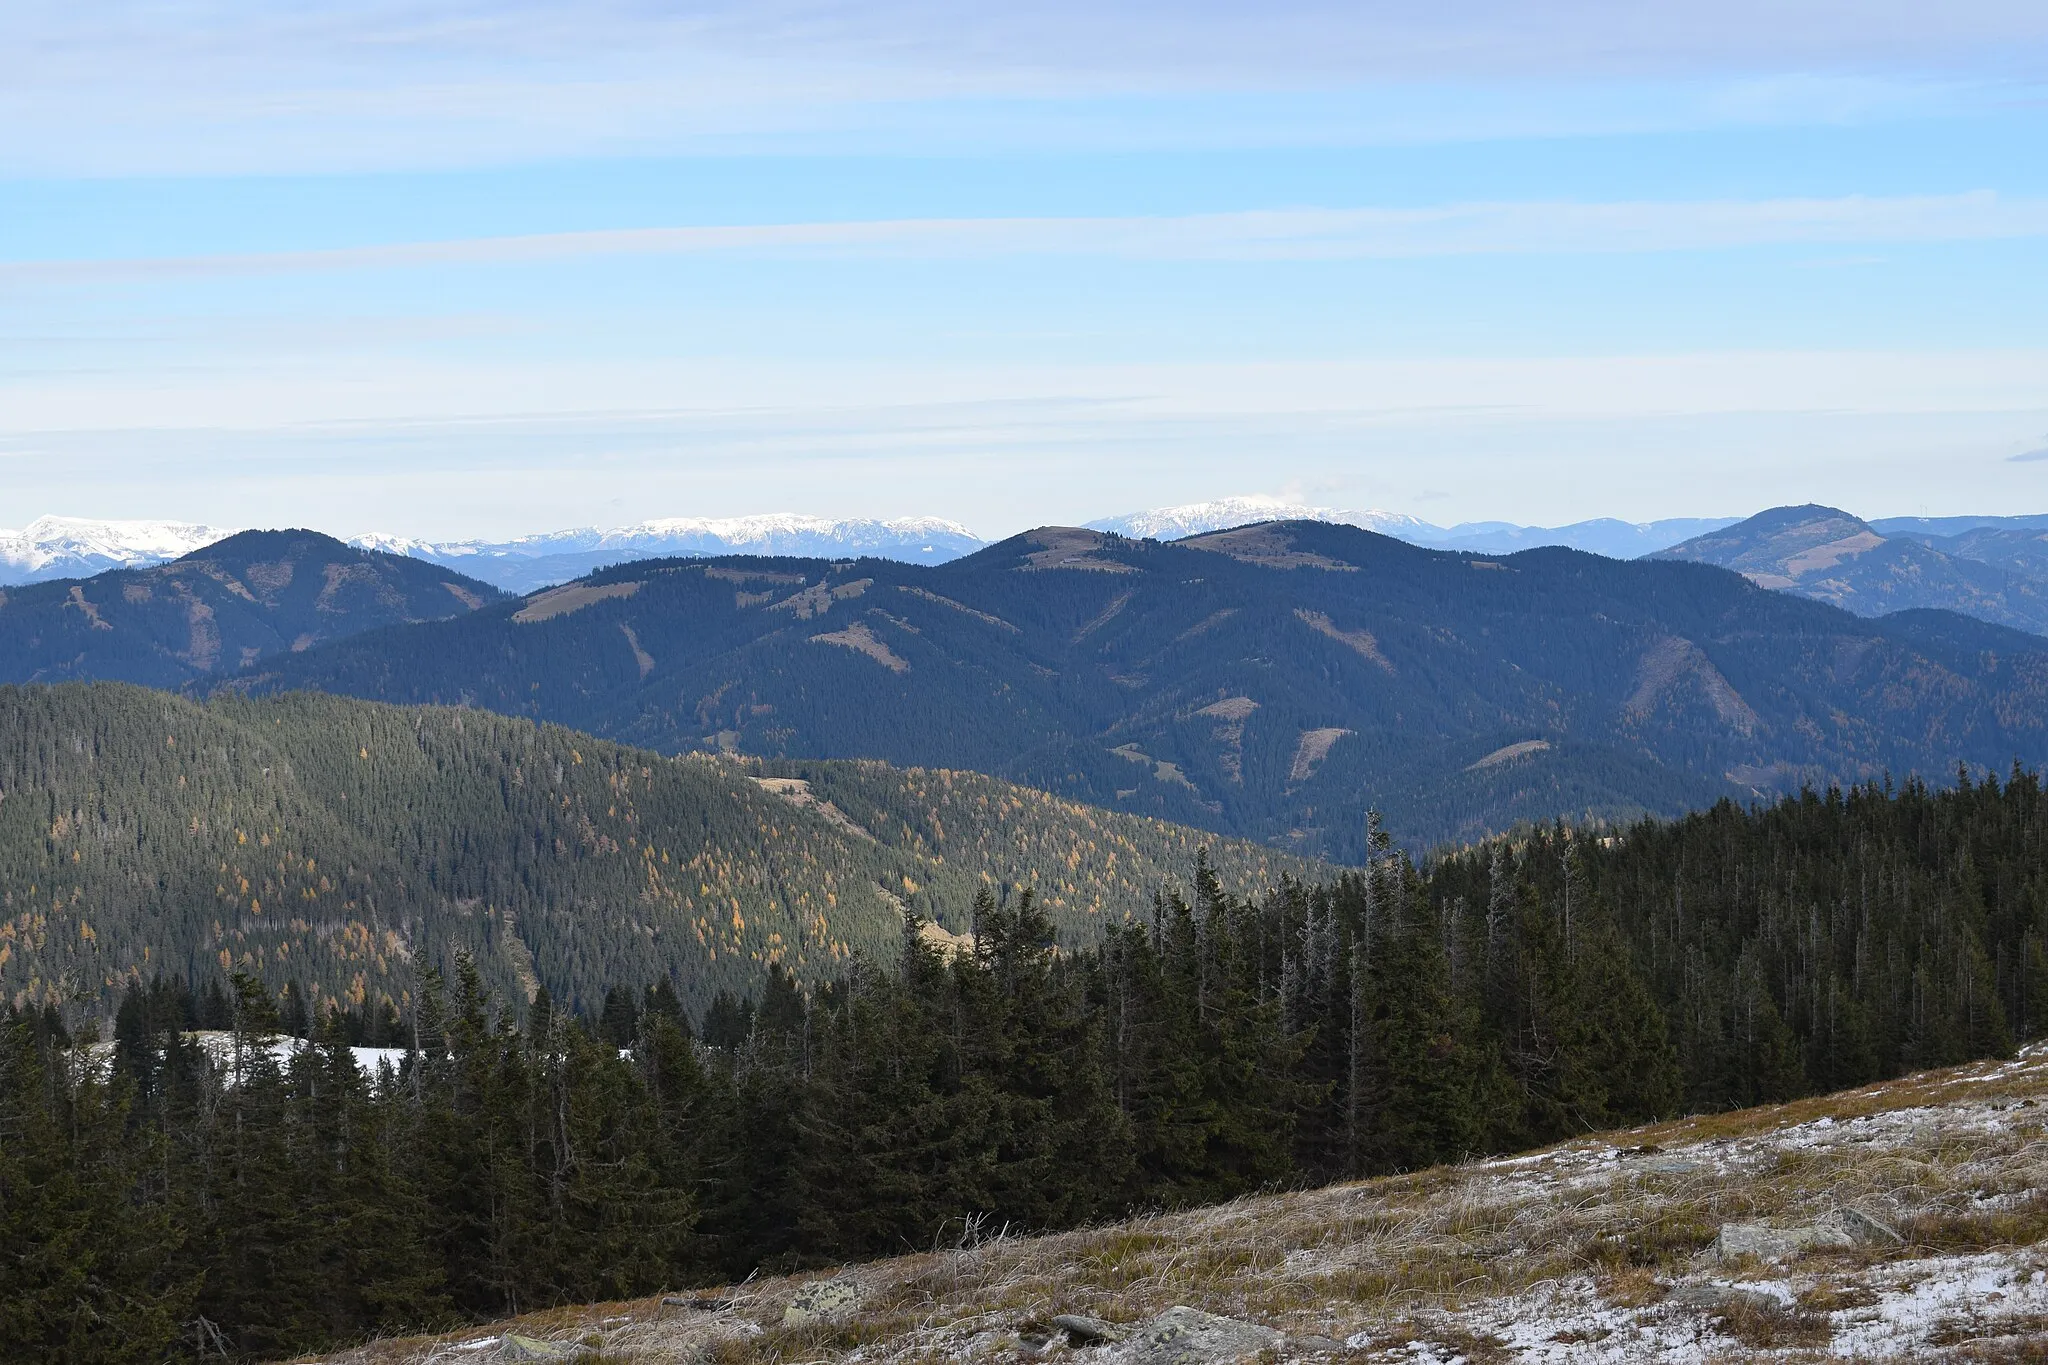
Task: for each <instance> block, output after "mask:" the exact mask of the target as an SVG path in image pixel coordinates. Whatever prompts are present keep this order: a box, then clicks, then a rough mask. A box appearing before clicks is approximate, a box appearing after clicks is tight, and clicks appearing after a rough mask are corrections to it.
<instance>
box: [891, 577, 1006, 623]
mask: <svg viewBox="0 0 2048 1365" xmlns="http://www.w3.org/2000/svg"><path fill="white" fill-rule="evenodd" d="M896 591H898V592H907V593H909V594H910V595H911V596H912V597H920V598H923V599H924V600H925V601H927V602H936V603H938V604H939V605H940V606H942V607H951V608H952V609H953V610H954V611H957V612H959V613H961V614H962V615H964V616H972V617H973V618H974V619H975V620H977V621H983V622H986V623H987V624H989V625H991V626H994V627H995V628H996V629H998V630H1007V631H1009V632H1010V634H1012V635H1022V634H1023V633H1024V632H1023V631H1021V630H1019V629H1017V627H1015V626H1013V625H1011V624H1010V623H1009V622H1008V621H1005V620H1004V619H1003V618H1002V617H1000V616H994V615H991V614H990V613H988V612H985V611H977V610H975V609H974V608H973V607H970V606H968V605H967V604H966V603H965V602H955V601H954V600H953V599H952V598H950V597H941V596H939V595H938V594H937V593H935V592H927V591H926V590H925V589H923V588H911V587H904V586H901V585H899V586H898V587H897V589H896Z"/></svg>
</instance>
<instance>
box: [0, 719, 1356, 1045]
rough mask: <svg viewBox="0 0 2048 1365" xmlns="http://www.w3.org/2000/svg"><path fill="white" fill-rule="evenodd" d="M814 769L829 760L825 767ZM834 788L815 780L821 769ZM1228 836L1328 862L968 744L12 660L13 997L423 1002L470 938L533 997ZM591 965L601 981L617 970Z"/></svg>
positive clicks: (690, 975)
mask: <svg viewBox="0 0 2048 1365" xmlns="http://www.w3.org/2000/svg"><path fill="white" fill-rule="evenodd" d="M807 782H808V783H812V784H815V787H814V788H812V789H811V790H806V784H807ZM813 792H815V793H816V794H813ZM1204 845H1206V846H1208V847H1209V849H1210V857H1211V859H1212V862H1213V863H1214V865H1215V867H1216V868H1217V870H1218V873H1219V875H1220V876H1222V877H1223V878H1224V881H1225V883H1226V884H1227V885H1229V886H1231V887H1232V888H1233V889H1235V890H1238V891H1241V892H1247V893H1248V892H1251V891H1255V890H1261V889H1264V888H1266V887H1270V886H1271V885H1273V884H1274V883H1275V882H1276V881H1277V880H1278V879H1279V878H1280V877H1281V876H1282V875H1283V874H1292V875H1295V876H1308V875H1313V874H1315V873H1316V872H1317V871H1318V870H1319V869H1318V868H1317V866H1316V865H1314V864H1311V863H1308V862H1305V861H1303V860H1300V859H1296V858H1293V857H1290V856H1288V855H1285V854H1282V853H1277V852H1274V851H1272V850H1267V849H1262V848H1258V847H1255V846H1251V845H1246V844H1241V843H1237V842H1234V841H1231V840H1224V839H1217V838H1214V837H1213V836H1209V835H1204V834H1200V833H1198V832H1197V831H1194V830H1190V829H1184V828H1179V827H1174V826H1170V825H1165V824H1161V823H1159V822H1156V821H1152V820H1147V819H1142V818H1136V817H1131V816H1126V815H1120V814H1117V813H1114V812H1107V811H1097V810H1091V809H1088V808H1085V807H1082V806H1078V805H1076V804H1074V803H1072V802H1070V801H1066V800H1062V799H1059V798H1056V797H1052V796H1048V795H1046V794H1045V793H1042V792H1036V791H1031V790H1027V789H1024V788H1020V787H1016V786H1013V785H1011V784H1009V783H1006V782H1000V781H997V780H995V779H991V778H986V777H982V776H979V775H976V774H972V773H954V772H943V771H914V772H902V771H897V770H890V769H885V768H883V767H882V766H881V765H879V764H865V765H845V764H829V763H824V764H802V765H794V766H792V767H789V768H786V769H783V770H780V771H779V772H778V773H777V774H775V775H770V774H767V773H764V772H763V770H762V769H760V768H759V767H757V766H753V765H750V764H748V763H744V762H740V761H735V760H731V759H724V758H714V757H711V756H708V755H696V756H691V757H686V758H681V759H676V758H663V757H660V756H658V755H654V754H651V753H647V752H644V751H639V750H633V749H628V748H625V747H623V746H620V745H617V744H613V743H607V742H605V741H602V740H595V739H592V738H591V737H589V736H587V735H579V734H574V733H571V732H569V731H566V730H563V729H560V728H558V727H555V726H547V725H535V724H533V723H531V722H528V721H522V720H517V719H509V718H506V717H503V716H498V715H493V714H491V713H488V712H479V711H464V710H449V709H413V710H406V709H399V708H394V707H389V706H380V705H374V704H370V703H365V702H360V701H353V700H349V699H345V698H339V697H325V696H317V695H309V694H296V695H292V696H287V697H283V698H279V699H276V700H264V701H247V700H242V699H238V698H225V699H221V700H217V701H214V702H211V703H207V704H200V703H196V702H193V701H190V700H187V699H184V698H180V697H176V696H172V695H168V694H164V693H158V692H149V691H144V690H141V689H138V688H132V687H125V686H119V685H111V684H106V685H96V686H91V687H87V686H80V685H67V686H61V687H53V688H43V687H33V688H26V689H24V688H16V687H0V999H5V998H11V999H13V1000H15V1001H16V1002H17V1003H23V1004H31V1003H36V1002H40V1001H47V1000H52V999H66V998H69V997H70V996H72V995H73V994H74V993H76V992H81V991H82V992H84V993H85V994H86V995H87V996H99V995H102V994H103V993H107V992H113V991H118V990H119V989H121V988H122V987H123V985H124V983H126V982H127V981H129V980H132V979H136V978H148V977H153V976H155V975H157V974H159V973H161V974H164V975H169V976H181V977H184V978H186V979H188V980H200V979H206V978H210V977H215V976H219V975H221V974H224V973H225V972H227V971H230V970H246V971H248V972H251V973H253V974H255V975H257V976H259V977H261V978H263V979H264V980H266V981H268V982H269V983H270V984H271V985H272V986H273V987H281V986H283V985H284V984H285V983H287V982H289V981H293V980H296V981H298V982H299V983H300V984H301V986H302V988H303V989H304V990H305V991H306V992H307V993H308V995H310V996H311V997H312V998H314V999H316V1000H323V1001H333V1000H340V1001H344V1002H347V1003H349V1004H350V1005H352V1006H370V1007H376V1006H378V1005H379V1004H380V1002H383V1001H386V1000H388V1001H389V1002H390V1003H391V1004H392V1005H393V1006H395V1007H399V1008H403V1007H404V1006H406V1005H407V1004H408V1003H409V1001H410V999H411V996H410V994H409V992H410V991H411V990H412V989H413V987H414V984H415V982H416V980H417V978H418V975H419V973H420V972H421V971H423V970H425V969H426V968H428V967H432V966H435V965H444V964H445V963H446V962H447V961H448V960H449V958H450V955H451V954H452V953H453V952H455V951H456V950H458V949H459V950H463V951H467V952H468V953H470V954H471V955H472V956H473V957H474V959H475V960H476V961H477V963H478V964H479V970H480V971H482V973H483V974H484V979H485V981H486V982H487V983H488V984H490V985H491V986H492V987H493V988H495V989H497V990H498V991H500V992H501V993H503V994H507V995H510V996H513V997H514V998H520V999H523V998H524V997H525V995H526V994H527V993H528V992H530V991H531V990H533V989H534V988H536V987H538V986H543V985H544V986H546V987H547V988H548V989H549V990H550V991H552V992H553V994H554V996H555V998H556V999H558V1000H561V1001H563V1002H564V1003H565V1004H569V1005H572V1006H576V1005H581V1006H589V1007H592V1008H594V1006H595V1003H596V1001H601V1000H602V998H603V994H604V991H605V990H606V988H607V987H609V986H611V985H613V984H615V983H617V982H619V981H621V980H626V981H632V982H636V983H638V982H644V981H651V980H653V979H656V978H660V979H664V980H668V981H670V982H671V983H672V984H673V986H674V988H675V989H676V990H677V991H678V992H679V993H680V994H681V997H682V998H683V999H684V1000H685V1001H686V1002H687V1003H689V1004H690V1005H691V1007H692V1008H697V1007H699V1006H701V1005H702V1004H703V1003H704V1001H705V1000H707V999H708V998H709V997H710V995H711V994H712V993H713V992H714V991H715V990H716V989H718V988H719V987H720V986H728V987H740V986H745V987H746V988H749V989H751V988H752V987H753V986H754V984H755V983H756V981H757V979H758V977H759V974H760V971H761V968H762V965H763V964H764V963H766V962H769V961H778V962H781V963H783V964H784V965H785V966H787V967H788V968H789V969H790V970H792V971H794V972H796V973H797V974H798V975H799V976H801V977H804V978H812V977H816V976H818V975H819V974H820V973H823V972H826V971H830V970H836V969H837V968H839V967H842V966H843V965H844V964H845V963H846V961H847V960H848V958H849V957H850V956H852V955H853V954H854V953H856V952H862V951H865V952H868V953H871V954H872V953H876V952H882V953H887V954H893V952H894V951H895V945H896V942H897V938H898V936H899V934H900V931H901V926H902V922H903V919H902V910H903V908H904V907H906V906H907V907H909V908H910V909H912V910H915V911H917V912H919V913H922V914H923V915H924V916H925V917H926V918H928V919H930V920H934V921H938V922H941V923H943V924H944V925H946V926H947V927H949V928H951V929H954V930H960V929H965V928H967V927H969V926H968V925H967V923H966V921H965V919H964V916H965V915H966V913H967V910H968V907H969V905H970V904H971V902H972V900H973V896H974V893H975V892H976V891H977V890H979V889H981V888H983V887H991V888H994V889H995V890H997V891H998V892H1001V893H1003V894H1006V895H1007V894H1011V893H1013V892H1015V891H1017V890H1019V889H1021V888H1023V887H1035V888H1036V890H1037V892H1038V894H1039V897H1040V903H1041V905H1043V906H1044V907H1045V909H1046V910H1047V911H1048V912H1049V913H1050V914H1052V916H1053V917H1054V919H1055V921H1056V922H1057V923H1058V924H1059V926H1060V927H1061V929H1062V931H1063V932H1064V933H1066V934H1067V935H1068V936H1070V937H1071V938H1073V939H1074V940H1075V941H1082V940H1088V939H1092V938H1093V937H1094V936H1095V935H1096V934H1097V933H1099V932H1100V926H1101V925H1102V924H1103V923H1106V922H1110V921H1117V920H1121V919H1122V918H1123V917H1124V916H1125V915H1126V914H1129V913H1137V912H1140V911H1143V910H1145V909H1146V908H1147V907H1149V905H1150V903H1151V899H1152V897H1153V895H1154V894H1155V893H1156V892H1157V891H1158V890H1160V889H1161V888H1162V887H1163V886H1169V885H1172V884H1175V883H1178V882H1181V881H1184V880H1185V879H1186V878H1187V877H1188V876H1190V875H1191V874H1192V872H1193V869H1194V866H1195V863H1196V859H1197V853H1198V851H1199V849H1200V848H1201V847H1202V846H1204ZM593 993H594V995H593Z"/></svg>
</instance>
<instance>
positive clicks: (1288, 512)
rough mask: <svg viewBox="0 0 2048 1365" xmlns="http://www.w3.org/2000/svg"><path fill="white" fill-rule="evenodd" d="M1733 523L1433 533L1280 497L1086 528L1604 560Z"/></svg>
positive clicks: (1468, 528) (1374, 513) (1506, 526)
mask: <svg viewBox="0 0 2048 1365" xmlns="http://www.w3.org/2000/svg"><path fill="white" fill-rule="evenodd" d="M1736 520H1737V518H1735V517H1679V518H1673V519H1669V520H1665V521H1649V522H1628V521H1617V520H1615V519H1614V518H1612V517H1597V518H1594V519H1593V520H1591V521H1579V522H1573V523H1572V524H1571V525H1569V526H1521V525H1517V524H1516V523H1514V522H1508V521H1472V522H1460V523H1459V524H1458V525H1456V526H1435V525H1432V524H1431V523H1429V522H1426V521H1423V520H1421V519H1420V518H1417V517H1412V516H1409V515H1408V514H1406V513H1405V512H1382V511H1378V510H1370V509H1369V510H1360V511H1344V510H1341V509H1338V508H1333V507H1311V506H1308V505H1306V504H1303V503H1290V502H1286V501H1284V500H1282V499H1278V498H1266V497H1233V498H1217V499H1214V500H1213V501H1210V502H1193V503H1185V504H1182V505H1181V506H1178V507H1155V508H1151V509H1150V510H1148V511H1144V512H1127V513H1125V514H1124V515H1122V516H1116V517H1104V518H1102V519H1100V520H1097V521H1091V522H1089V523H1087V525H1088V528H1089V529H1090V530H1095V531H1110V532H1113V533H1115V534H1117V535H1121V536H1132V537H1138V538H1144V539H1149V540H1180V539H1182V538H1184V537H1186V536H1192V535H1201V534H1203V533H1205V532H1209V531H1228V530H1231V529H1233V528H1235V527H1239V526H1249V525H1253V524H1256V523H1258V522H1262V521H1325V522H1331V523H1334V524H1337V525H1342V526H1357V527H1360V528H1362V529H1364V530H1367V531H1377V532H1379V533H1380V534H1381V535H1387V536H1393V537H1395V538H1396V539H1398V540H1405V541H1407V542H1408V543H1409V544H1411V545H1426V546H1428V547H1430V548H1431V549H1436V550H1472V551H1475V552H1478V553H1481V554H1494V553H1503V554H1512V553H1514V552H1515V551H1517V550H1533V549H1537V548H1539V547H1541V546H1545V545H1561V546H1564V547H1565V548H1567V549H1572V550H1585V551H1587V552H1588V553H1591V554H1597V555H1606V556H1607V557H1608V558H1610V559H1634V558H1636V557H1637V556H1639V555H1645V554H1648V553H1650V552H1651V551H1653V550H1661V549H1664V548H1665V547H1666V546H1670V545H1676V544H1677V543H1678V542H1680V541H1682V540H1686V539H1688V538H1690V537H1692V536H1696V535H1699V534H1701V533H1702V532H1705V531H1711V530H1715V529H1717V528H1719V527H1722V526H1727V525H1731V524H1732V523H1734V522H1735V521H1736Z"/></svg>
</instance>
